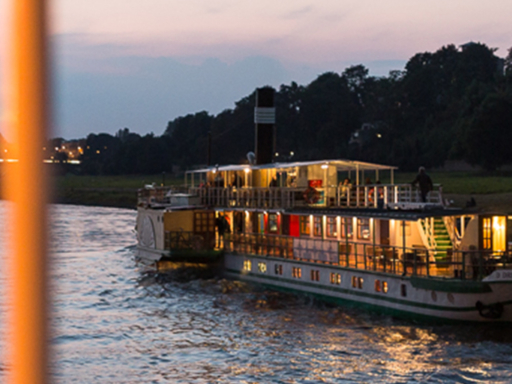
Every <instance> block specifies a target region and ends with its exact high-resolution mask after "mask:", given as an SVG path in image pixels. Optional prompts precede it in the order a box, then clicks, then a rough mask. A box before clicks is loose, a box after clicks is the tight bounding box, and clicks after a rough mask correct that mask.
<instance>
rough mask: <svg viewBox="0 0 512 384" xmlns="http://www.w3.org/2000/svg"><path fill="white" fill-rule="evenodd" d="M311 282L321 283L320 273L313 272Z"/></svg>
mask: <svg viewBox="0 0 512 384" xmlns="http://www.w3.org/2000/svg"><path fill="white" fill-rule="evenodd" d="M311 280H312V281H320V271H315V270H311Z"/></svg>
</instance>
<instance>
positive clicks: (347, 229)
mask: <svg viewBox="0 0 512 384" xmlns="http://www.w3.org/2000/svg"><path fill="white" fill-rule="evenodd" d="M341 237H343V238H345V237H348V238H349V239H351V238H352V218H350V217H342V218H341Z"/></svg>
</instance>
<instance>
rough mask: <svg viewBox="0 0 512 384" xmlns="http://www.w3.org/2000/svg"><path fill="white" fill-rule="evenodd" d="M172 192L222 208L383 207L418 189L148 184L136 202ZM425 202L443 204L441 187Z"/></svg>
mask: <svg viewBox="0 0 512 384" xmlns="http://www.w3.org/2000/svg"><path fill="white" fill-rule="evenodd" d="M171 193H188V194H191V195H194V196H198V197H199V198H200V203H201V204H203V205H207V206H211V207H223V208H262V209H285V208H294V207H304V206H312V207H342V208H383V207H386V206H389V207H392V206H393V205H394V204H418V203H422V202H421V196H420V193H419V191H417V190H416V188H415V187H413V186H411V185H410V184H389V185H384V184H375V185H361V186H353V187H351V188H350V189H347V188H344V187H325V188H316V189H310V188H305V187H304V188H292V187H276V188H252V187H242V188H218V187H201V188H200V187H189V188H176V187H173V188H172V189H171V188H170V187H150V188H144V189H140V190H139V192H138V202H139V205H143V204H148V205H152V204H169V203H170V201H169V196H170V195H171ZM427 203H432V204H437V205H442V204H443V198H442V188H441V186H437V189H436V190H434V191H431V192H430V193H429V194H428V196H427Z"/></svg>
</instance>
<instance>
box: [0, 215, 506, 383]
mask: <svg viewBox="0 0 512 384" xmlns="http://www.w3.org/2000/svg"><path fill="white" fill-rule="evenodd" d="M4 211H5V205H0V215H3V214H5V213H4ZM135 215H136V213H135V211H131V210H123V209H109V208H97V207H81V206H53V207H52V241H53V242H52V252H53V265H52V287H53V288H52V290H53V318H52V324H53V334H54V337H53V341H52V346H53V348H54V362H53V371H54V373H55V380H54V381H55V382H57V383H92V382H94V383H164V382H173V383H344V382H346V383H354V382H361V383H365V382H366V383H414V382H421V383H483V382H495V383H507V382H512V369H511V368H510V367H511V366H512V333H511V332H509V331H508V328H505V329H504V328H499V327H495V326H485V325H484V326H463V327H460V326H425V325H418V324H412V323H409V322H405V321H401V320H397V319H394V318H391V317H387V316H381V315H376V314H371V313H367V312H361V311H358V310H354V309H347V308H342V307H332V306H329V305H326V304H323V303H319V302H317V301H315V300H312V299H311V298H309V297H306V296H295V295H290V294H283V293H276V292H272V291H268V290H264V289H261V288H259V287H254V286H250V285H247V284H244V283H240V282H232V281H226V280H223V279H221V278H218V277H214V278H212V277H211V276H209V275H208V274H203V273H202V272H201V271H196V270H181V271H172V272H170V273H156V272H154V271H151V270H147V269H146V268H145V267H142V266H139V265H137V264H136V262H135V258H134V252H135V247H134V243H135V235H134V231H133V228H134V224H135ZM1 236H4V237H5V233H4V234H1ZM4 237H0V248H1V249H3V247H2V244H3V241H4V240H5V239H4ZM0 267H1V265H0ZM1 282H2V285H1V288H2V289H3V290H4V289H5V276H3V277H2V280H1ZM1 296H2V297H3V295H1ZM0 308H1V309H2V312H1V314H2V317H1V318H0V319H2V320H3V318H4V317H3V315H4V312H5V308H6V305H5V303H4V302H3V301H1V302H0ZM0 332H3V331H2V329H1V328H0ZM0 335H1V336H2V338H1V339H0V340H1V344H0V347H1V349H2V350H5V348H4V346H5V342H4V340H3V334H1V333H0ZM3 361H4V359H1V360H0V378H2V377H3V375H4V374H5V371H6V369H8V368H7V366H6V365H5V364H1V362H3Z"/></svg>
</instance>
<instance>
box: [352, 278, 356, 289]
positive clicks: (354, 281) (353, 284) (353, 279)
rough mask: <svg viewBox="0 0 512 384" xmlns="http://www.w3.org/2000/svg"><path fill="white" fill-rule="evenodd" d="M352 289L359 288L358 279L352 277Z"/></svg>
mask: <svg viewBox="0 0 512 384" xmlns="http://www.w3.org/2000/svg"><path fill="white" fill-rule="evenodd" d="M352 288H357V277H355V276H352Z"/></svg>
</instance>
